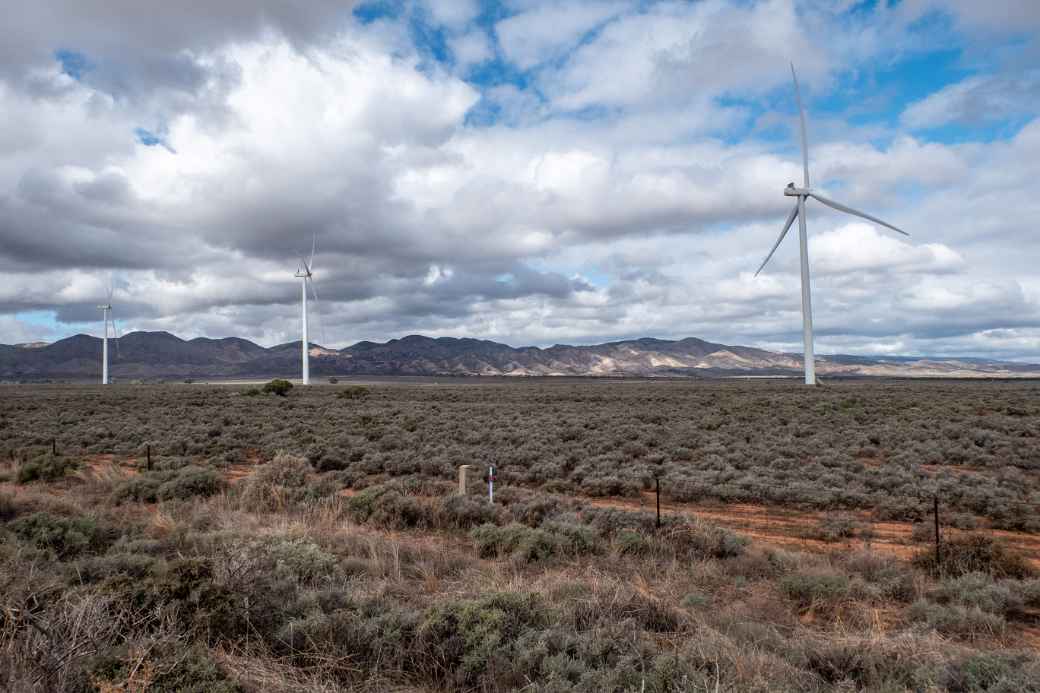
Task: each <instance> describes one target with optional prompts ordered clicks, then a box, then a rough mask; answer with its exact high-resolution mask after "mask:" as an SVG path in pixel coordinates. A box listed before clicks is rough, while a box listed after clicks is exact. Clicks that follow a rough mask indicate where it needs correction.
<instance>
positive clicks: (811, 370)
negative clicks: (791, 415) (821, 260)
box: [755, 63, 910, 385]
mask: <svg viewBox="0 0 1040 693" xmlns="http://www.w3.org/2000/svg"><path fill="white" fill-rule="evenodd" d="M791 78H792V79H793V80H794V96H795V100H796V101H797V102H798V118H799V120H800V122H801V131H802V173H803V176H804V180H803V187H801V188H796V187H795V186H794V183H788V184H787V187H786V188H784V195H786V196H787V197H797V198H798V200H797V201H796V203H795V206H794V208H793V209H792V210H791V213H790V214H788V215H787V222H786V223H785V224H784V230H783V231H781V232H780V237H779V238H777V239H776V243H774V244H773V249H772V250H770V251H769V255H767V256H766V259H765V260H763V261H762V264H761V266H759V268H758V271H757V272H755V276H756V277H757V276H758V274H759V272H761V271H762V270H763V268H765V266H766V263H767V262H769V258H771V257H773V253H775V252H776V249H777V247H779V245H780V243H781V242H782V241H783V240H784V236H786V235H787V232H788V230H790V228H791V224H793V223H794V220H795V218H796V217H797V219H798V250H799V255H800V257H801V266H802V340H803V342H804V344H805V357H804V361H805V384H806V385H815V384H816V360H815V356H814V354H813V328H812V296H811V287H810V285H809V242H808V239H807V238H806V231H805V203H806V202H807V201H808V199H809V198H810V197H811V198H813V199H814V200H816V201H817V202H822V203H823V204H825V205H827V206H828V207H830V208H831V209H836V210H838V211H839V212H845V213H846V214H852V215H854V216H857V217H862V218H864V219H866V220H868V221H872V222H874V223H875V224H880V225H882V226H885V227H887V228H890V229H892V230H893V231H895V232H897V233H901V234H903V235H904V236H909V235H910V234H908V233H907V232H906V231H903V230H902V229H897V228H896V227H895V226H892V225H891V224H889V223H888V222H885V221H881V220H880V219H878V218H877V217H873V216H871V215H869V214H866V213H864V212H859V211H857V210H855V209H852V208H851V207H847V206H845V205H843V204H841V203H840V202H835V201H834V200H829V199H827V198H826V197H824V196H823V195H820V194H819V193H818V192H816V191H815V190H813V189H812V188H811V187H809V143H808V141H807V139H806V136H805V110H804V109H803V108H802V94H801V91H800V90H799V89H798V75H796V74H795V71H794V63H791Z"/></svg>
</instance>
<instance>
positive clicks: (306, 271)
mask: <svg viewBox="0 0 1040 693" xmlns="http://www.w3.org/2000/svg"><path fill="white" fill-rule="evenodd" d="M317 244H318V237H317V235H315V236H314V237H313V238H312V239H311V258H310V260H306V259H304V258H303V257H301V258H300V268H299V269H298V270H296V274H295V275H294V276H296V277H297V278H298V279H299V280H300V288H301V289H302V290H303V306H302V316H303V340H302V352H303V353H302V357H303V374H302V378H301V380H302V383H303V384H304V385H310V384H311V369H310V354H309V353H308V346H309V345H310V342H309V340H308V336H307V287H308V286H310V289H311V294H312V295H313V296H314V306H315V309H317V308H318V291H317V290H316V289H315V288H314V273H313V270H314V251H315V250H316V249H317ZM319 315H320V311H319ZM322 332H324V326H322ZM324 339H325V337H324V335H322V341H324Z"/></svg>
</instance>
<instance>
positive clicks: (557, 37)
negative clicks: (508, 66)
mask: <svg viewBox="0 0 1040 693" xmlns="http://www.w3.org/2000/svg"><path fill="white" fill-rule="evenodd" d="M624 9H625V4H624V3H621V2H564V3H545V4H538V5H536V6H535V7H533V8H531V9H529V10H527V11H526V12H521V13H519V14H515V15H513V16H511V17H508V18H507V19H503V20H502V21H500V22H499V23H498V24H496V25H495V32H496V33H497V34H498V40H499V45H500V46H501V47H502V52H503V54H504V56H505V57H506V58H507V59H508V60H510V61H511V62H513V63H515V64H516V65H517V66H519V67H520V68H522V69H525V70H526V69H528V68H531V67H534V66H535V65H538V64H540V63H543V62H547V61H550V60H555V59H557V58H559V57H561V56H562V55H563V54H564V53H565V52H566V51H567V50H569V49H572V48H573V47H574V46H575V45H576V43H577V42H578V41H579V40H580V39H581V38H582V37H583V36H584V35H585V34H587V33H588V32H589V31H592V30H593V29H595V28H596V27H597V26H599V25H601V24H602V23H603V22H605V21H607V20H608V19H610V18H611V17H614V16H616V15H617V14H618V13H620V12H621V11H623V10H624Z"/></svg>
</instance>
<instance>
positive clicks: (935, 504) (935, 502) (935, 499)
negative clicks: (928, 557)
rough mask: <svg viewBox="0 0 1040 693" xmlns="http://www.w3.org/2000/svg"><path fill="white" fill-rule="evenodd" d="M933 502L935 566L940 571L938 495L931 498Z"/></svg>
mask: <svg viewBox="0 0 1040 693" xmlns="http://www.w3.org/2000/svg"><path fill="white" fill-rule="evenodd" d="M932 501H933V506H932V507H933V512H934V514H935V565H936V567H937V568H939V569H940V570H941V569H942V548H941V545H940V541H939V494H938V493H937V494H935V496H934V497H933V498H932Z"/></svg>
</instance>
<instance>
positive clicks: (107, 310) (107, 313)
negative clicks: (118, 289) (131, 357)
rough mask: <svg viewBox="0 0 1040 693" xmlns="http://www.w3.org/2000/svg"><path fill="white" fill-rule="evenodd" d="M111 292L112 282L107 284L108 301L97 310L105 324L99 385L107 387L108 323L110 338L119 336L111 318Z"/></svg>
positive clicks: (117, 343)
mask: <svg viewBox="0 0 1040 693" xmlns="http://www.w3.org/2000/svg"><path fill="white" fill-rule="evenodd" d="M113 291H114V287H113V285H112V282H111V281H110V282H109V284H108V299H107V300H106V301H105V304H104V305H101V306H98V308H99V309H100V310H101V316H102V319H103V320H104V323H105V332H104V336H103V337H102V338H101V384H102V385H108V384H109V383H108V324H109V322H110V321H111V323H112V336H113V337H117V338H118V336H119V335H118V333H117V332H116V320H115V318H114V317H111V316H112V293H113ZM118 348H119V342H118V341H117V342H116V349H118Z"/></svg>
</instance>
